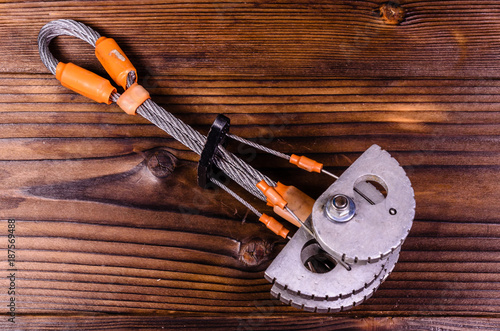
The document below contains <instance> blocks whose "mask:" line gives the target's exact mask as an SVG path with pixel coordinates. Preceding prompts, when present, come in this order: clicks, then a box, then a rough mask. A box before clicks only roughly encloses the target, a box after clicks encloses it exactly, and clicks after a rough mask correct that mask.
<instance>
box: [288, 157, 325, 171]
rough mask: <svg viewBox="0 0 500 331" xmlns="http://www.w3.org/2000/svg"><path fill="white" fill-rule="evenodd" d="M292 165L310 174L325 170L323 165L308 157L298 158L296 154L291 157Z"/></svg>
mask: <svg viewBox="0 0 500 331" xmlns="http://www.w3.org/2000/svg"><path fill="white" fill-rule="evenodd" d="M290 163H291V164H295V165H296V166H297V167H299V168H301V169H304V170H307V171H309V172H321V169H323V164H322V163H319V162H316V161H314V160H312V159H310V158H308V157H305V156H298V155H295V154H292V156H290Z"/></svg>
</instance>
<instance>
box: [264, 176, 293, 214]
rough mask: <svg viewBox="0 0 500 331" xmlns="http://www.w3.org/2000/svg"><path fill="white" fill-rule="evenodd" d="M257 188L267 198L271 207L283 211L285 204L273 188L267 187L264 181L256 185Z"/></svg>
mask: <svg viewBox="0 0 500 331" xmlns="http://www.w3.org/2000/svg"><path fill="white" fill-rule="evenodd" d="M257 188H258V189H259V190H261V191H262V193H264V195H265V196H266V198H267V202H268V204H269V205H271V206H278V207H279V208H281V209H283V208H285V207H286V205H287V202H286V201H285V199H283V197H282V196H281V195H280V194H279V193H278V192H277V191H276V190H275V189H274V187H272V186H269V185H268V184H267V183H266V182H265V181H264V180H261V181H260V182H258V183H257Z"/></svg>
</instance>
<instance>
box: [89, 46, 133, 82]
mask: <svg viewBox="0 0 500 331" xmlns="http://www.w3.org/2000/svg"><path fill="white" fill-rule="evenodd" d="M95 55H96V57H97V59H98V60H99V62H101V64H102V66H103V67H104V69H106V71H107V73H108V74H109V76H110V77H111V78H112V79H113V80H114V81H115V82H116V84H118V85H120V86H122V87H123V88H124V89H126V88H127V76H128V73H129V72H131V71H135V73H136V77H135V78H136V82H137V70H136V69H135V67H134V65H133V64H132V62H130V60H129V59H128V57H127V56H126V55H125V53H124V52H123V51H122V50H121V48H120V46H118V44H117V43H116V41H114V39H112V38H106V37H101V38H99V39H97V42H96V43H95Z"/></svg>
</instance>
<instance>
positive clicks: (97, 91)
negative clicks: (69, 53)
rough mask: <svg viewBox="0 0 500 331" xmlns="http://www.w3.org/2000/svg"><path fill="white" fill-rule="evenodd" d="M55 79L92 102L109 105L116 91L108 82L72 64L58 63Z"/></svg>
mask: <svg viewBox="0 0 500 331" xmlns="http://www.w3.org/2000/svg"><path fill="white" fill-rule="evenodd" d="M56 78H57V79H58V80H59V81H60V82H61V84H62V85H63V86H65V87H67V88H69V89H71V90H73V91H75V92H76V93H79V94H81V95H83V96H86V97H87V98H90V99H92V100H94V101H97V102H101V103H107V104H108V105H109V104H111V100H110V99H109V98H110V96H111V93H113V92H116V89H115V88H114V86H113V85H111V83H110V81H109V80H107V79H105V78H103V77H101V76H99V75H96V74H94V73H93V72H91V71H88V70H87V69H84V68H82V67H79V66H77V65H75V64H73V63H63V62H59V64H58V65H57V69H56Z"/></svg>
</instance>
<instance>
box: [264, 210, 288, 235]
mask: <svg viewBox="0 0 500 331" xmlns="http://www.w3.org/2000/svg"><path fill="white" fill-rule="evenodd" d="M259 221H261V222H262V223H264V224H265V225H266V227H267V228H268V229H269V230H271V231H273V232H274V233H276V234H277V235H278V236H281V237H283V238H286V236H287V235H288V232H290V231H289V230H288V229H287V228H285V227H284V226H283V224H281V223H280V222H278V221H277V220H275V219H274V218H273V217H271V216H267V215H266V214H262V216H261V217H260V218H259Z"/></svg>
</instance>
